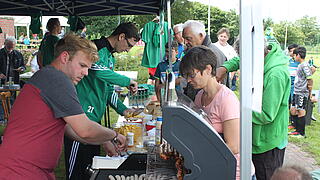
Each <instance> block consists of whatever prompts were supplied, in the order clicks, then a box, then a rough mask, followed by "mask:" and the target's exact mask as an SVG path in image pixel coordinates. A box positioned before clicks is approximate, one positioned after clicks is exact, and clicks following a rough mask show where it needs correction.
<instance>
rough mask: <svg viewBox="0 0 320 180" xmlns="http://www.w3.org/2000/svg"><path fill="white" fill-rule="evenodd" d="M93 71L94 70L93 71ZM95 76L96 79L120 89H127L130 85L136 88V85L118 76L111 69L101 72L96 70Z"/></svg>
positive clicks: (128, 79)
mask: <svg viewBox="0 0 320 180" xmlns="http://www.w3.org/2000/svg"><path fill="white" fill-rule="evenodd" d="M93 71H95V69H93ZM96 71H97V72H95V73H96V76H97V78H99V79H101V80H102V81H104V82H106V83H109V84H113V85H118V86H121V87H128V86H130V85H131V84H133V87H137V83H136V82H135V81H133V80H131V79H130V78H128V77H127V76H123V75H121V74H118V73H116V72H114V71H112V70H111V69H103V70H96Z"/></svg>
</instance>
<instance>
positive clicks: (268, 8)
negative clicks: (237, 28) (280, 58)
mask: <svg viewBox="0 0 320 180" xmlns="http://www.w3.org/2000/svg"><path fill="white" fill-rule="evenodd" d="M189 1H198V2H201V3H203V4H209V1H210V4H211V5H212V6H217V7H219V8H220V9H223V10H229V9H236V10H237V12H238V9H239V0H222V1H221V0H189ZM260 1H261V2H262V9H263V11H262V15H263V17H271V18H272V19H273V20H274V21H276V22H279V21H281V20H288V21H294V20H296V19H299V18H301V17H303V16H304V15H308V16H317V18H318V22H320V12H319V7H320V6H319V5H320V1H318V0H260Z"/></svg>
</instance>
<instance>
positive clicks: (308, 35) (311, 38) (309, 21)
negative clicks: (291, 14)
mask: <svg viewBox="0 0 320 180" xmlns="http://www.w3.org/2000/svg"><path fill="white" fill-rule="evenodd" d="M296 24H297V27H298V28H299V29H300V30H301V32H302V33H303V35H304V39H303V40H304V42H305V44H306V45H316V44H317V37H318V34H319V33H320V29H319V26H318V24H317V18H316V17H309V16H303V17H302V18H301V19H298V20H297V21H296Z"/></svg>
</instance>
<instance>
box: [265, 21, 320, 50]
mask: <svg viewBox="0 0 320 180" xmlns="http://www.w3.org/2000/svg"><path fill="white" fill-rule="evenodd" d="M264 26H265V27H269V26H270V27H273V30H274V36H275V37H276V39H277V40H278V41H279V43H280V44H282V45H283V44H284V43H285V34H286V31H287V45H289V44H293V43H296V44H299V45H311V46H316V45H317V44H319V43H320V27H319V25H318V23H317V18H316V17H309V16H304V17H302V18H301V19H298V20H296V21H295V22H294V23H292V22H288V21H281V22H280V23H273V21H272V19H271V18H267V19H266V20H264Z"/></svg>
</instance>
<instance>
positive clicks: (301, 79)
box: [294, 62, 312, 97]
mask: <svg viewBox="0 0 320 180" xmlns="http://www.w3.org/2000/svg"><path fill="white" fill-rule="evenodd" d="M311 75H312V71H311V68H310V66H309V64H308V63H307V62H303V63H301V64H299V66H298V69H297V76H296V78H295V80H294V94H297V95H301V96H304V97H309V90H308V87H307V84H308V77H309V76H311Z"/></svg>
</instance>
